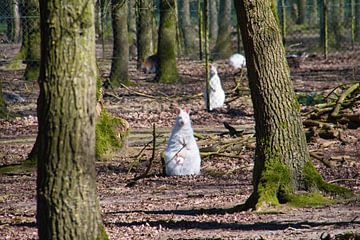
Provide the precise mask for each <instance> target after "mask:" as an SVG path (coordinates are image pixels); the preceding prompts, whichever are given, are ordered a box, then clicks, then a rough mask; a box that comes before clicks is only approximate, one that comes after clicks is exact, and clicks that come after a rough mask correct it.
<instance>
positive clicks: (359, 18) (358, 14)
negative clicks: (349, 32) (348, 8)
mask: <svg viewBox="0 0 360 240" xmlns="http://www.w3.org/2000/svg"><path fill="white" fill-rule="evenodd" d="M355 41H356V42H360V0H355Z"/></svg>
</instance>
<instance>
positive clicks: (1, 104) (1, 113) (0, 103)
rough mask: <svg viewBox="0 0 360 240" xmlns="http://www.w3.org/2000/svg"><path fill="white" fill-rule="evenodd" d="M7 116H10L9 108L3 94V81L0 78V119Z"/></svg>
mask: <svg viewBox="0 0 360 240" xmlns="http://www.w3.org/2000/svg"><path fill="white" fill-rule="evenodd" d="M7 116H8V110H7V107H6V102H5V100H4V96H3V91H2V81H1V80H0V119H2V118H6V117H7Z"/></svg>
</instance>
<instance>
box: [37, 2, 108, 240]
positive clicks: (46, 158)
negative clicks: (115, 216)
mask: <svg viewBox="0 0 360 240" xmlns="http://www.w3.org/2000/svg"><path fill="white" fill-rule="evenodd" d="M93 4H94V1H88V0H79V1H70V0H40V10H41V54H42V58H41V69H40V77H39V86H40V95H39V99H38V110H37V111H38V119H39V125H38V128H39V129H38V140H37V141H39V145H38V164H37V166H38V167H37V224H38V232H39V238H40V239H108V237H107V234H106V232H105V229H104V226H103V223H102V219H101V215H100V208H99V201H98V198H97V194H96V172H95V104H96V72H97V71H96V60H95V28H94V5H93ZM59 19H60V21H59Z"/></svg>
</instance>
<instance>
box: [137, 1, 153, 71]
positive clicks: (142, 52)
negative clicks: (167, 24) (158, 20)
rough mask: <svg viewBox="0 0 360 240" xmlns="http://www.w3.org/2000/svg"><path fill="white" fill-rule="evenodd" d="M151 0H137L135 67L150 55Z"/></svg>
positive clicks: (151, 45) (151, 46)
mask: <svg viewBox="0 0 360 240" xmlns="http://www.w3.org/2000/svg"><path fill="white" fill-rule="evenodd" d="M152 6H153V5H152V1H150V0H138V20H137V21H138V22H137V54H138V56H137V68H138V69H140V67H141V63H142V62H144V61H145V59H146V58H147V57H149V56H150V55H152V53H153V52H152V49H153V41H152V14H151V9H152Z"/></svg>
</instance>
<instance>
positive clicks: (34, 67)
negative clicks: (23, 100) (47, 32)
mask: <svg viewBox="0 0 360 240" xmlns="http://www.w3.org/2000/svg"><path fill="white" fill-rule="evenodd" d="M24 4H25V11H26V16H27V18H26V31H27V32H25V34H27V46H26V48H27V50H26V57H25V62H26V69H25V73H24V77H25V79H26V80H29V81H33V80H37V79H38V77H39V67H40V65H39V63H40V21H39V13H40V11H39V1H37V0H27V1H24Z"/></svg>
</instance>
